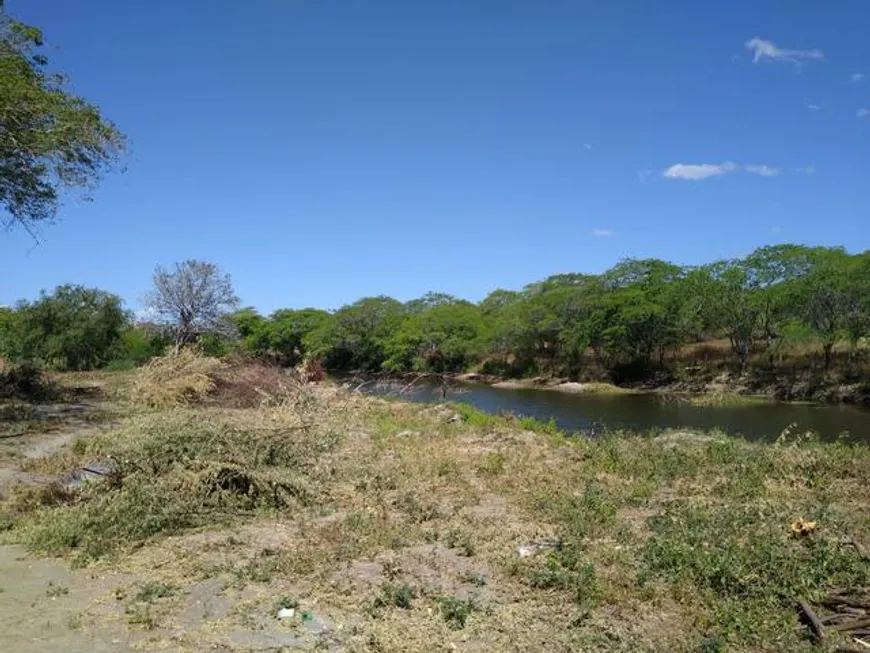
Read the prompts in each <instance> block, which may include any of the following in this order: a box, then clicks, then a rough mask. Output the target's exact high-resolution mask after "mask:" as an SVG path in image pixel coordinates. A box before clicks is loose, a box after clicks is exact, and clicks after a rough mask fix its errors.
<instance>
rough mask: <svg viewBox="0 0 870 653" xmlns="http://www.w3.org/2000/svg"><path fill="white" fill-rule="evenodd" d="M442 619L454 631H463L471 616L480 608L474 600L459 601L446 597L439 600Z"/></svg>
mask: <svg viewBox="0 0 870 653" xmlns="http://www.w3.org/2000/svg"><path fill="white" fill-rule="evenodd" d="M438 605H439V606H441V617H442V618H443V619H444V621H446V622H447V625H448V626H449V627H450V628H451V629H452V630H462V629H463V628H465V624H466V623H467V622H468V618H469V617H470V616H471V614H472V613H473V612H475V611H477V610H478V609H479V608H478V606H477V604H476V603H475V602H474V600H473V599H458V598H456V597H453V596H445V597H441V598H439V599H438Z"/></svg>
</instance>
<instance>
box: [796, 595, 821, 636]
mask: <svg viewBox="0 0 870 653" xmlns="http://www.w3.org/2000/svg"><path fill="white" fill-rule="evenodd" d="M798 605H799V606H800V609H801V612H803V614H804V616H805V617H806V618H807V620H808V621H809V625H810V626H811V627H812V629H813V633H814V634H815V636H816V639H817V640H818V641H820V642H823V641H824V640H825V627H824V626H823V625H822V622H821V621H820V620H819V617H818V615H816V613H815V612H813V609H812V608H811V607H810V604H809V603H807V602H806V601H800V602H799V603H798Z"/></svg>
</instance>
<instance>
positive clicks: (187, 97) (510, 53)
mask: <svg viewBox="0 0 870 653" xmlns="http://www.w3.org/2000/svg"><path fill="white" fill-rule="evenodd" d="M7 9H8V11H10V13H12V14H14V15H16V16H17V17H19V18H20V19H23V20H25V21H27V22H31V23H33V24H36V25H38V26H40V27H42V28H43V29H44V31H45V36H46V39H47V41H48V42H49V43H50V44H51V51H50V52H49V54H50V55H51V58H52V61H53V63H54V64H55V65H56V66H57V67H58V68H60V69H62V70H64V71H65V72H67V73H69V75H70V76H71V79H72V86H73V88H74V90H76V91H77V92H80V93H81V94H83V95H85V96H86V97H87V98H88V99H90V100H92V101H93V102H96V103H97V104H99V105H100V106H101V107H102V108H103V110H104V112H105V114H106V115H107V116H108V117H110V118H111V119H113V120H114V121H115V122H116V123H117V124H118V125H119V126H120V127H121V128H122V130H124V131H125V132H126V133H127V134H128V135H129V137H130V140H131V143H132V153H131V155H130V157H129V159H128V160H127V166H128V170H127V171H126V172H125V173H124V174H122V175H116V176H112V177H109V178H108V179H107V180H106V181H105V183H104V184H103V185H102V186H101V188H100V189H99V190H98V191H97V192H96V194H95V197H94V201H93V202H90V203H85V202H83V201H81V200H79V199H77V198H76V197H69V198H67V200H66V202H65V204H64V206H63V208H62V210H61V212H60V216H59V218H60V221H59V223H58V224H57V225H55V226H52V227H49V228H46V229H44V230H43V231H42V234H41V238H42V243H41V244H40V245H39V246H38V247H36V248H33V247H32V243H31V241H30V240H29V239H28V238H27V237H26V235H25V234H23V233H15V234H12V235H9V236H0V257H2V260H3V261H4V267H5V270H6V272H5V274H4V275H3V276H4V278H3V281H2V283H0V304H2V303H11V302H13V301H14V300H15V299H17V298H20V297H34V296H36V294H37V293H38V292H39V290H40V289H43V288H45V289H51V288H53V287H54V286H55V285H57V284H59V283H64V282H74V283H81V284H85V285H89V286H98V287H102V288H105V289H107V290H110V291H113V292H116V293H118V294H120V295H121V296H123V297H124V298H125V299H126V300H127V301H128V303H129V305H130V307H131V308H136V307H137V306H138V299H139V298H140V297H141V296H142V294H143V293H144V292H145V291H147V289H148V287H149V285H150V276H151V273H152V270H153V268H154V266H155V264H158V263H160V264H171V263H173V262H174V261H177V260H182V259H185V258H200V259H206V260H209V261H213V262H215V263H218V264H219V265H220V266H221V267H222V268H223V269H225V270H226V271H227V272H229V273H231V274H232V276H233V279H234V281H235V283H236V286H237V290H238V292H239V294H240V295H241V297H242V299H243V301H244V303H245V304H247V305H253V306H256V307H257V308H259V309H260V310H261V311H263V312H270V311H272V310H274V309H276V308H279V307H303V306H318V307H324V308H336V307H338V306H340V305H342V304H343V303H346V302H350V301H353V300H355V299H357V298H359V297H361V296H364V295H374V294H389V295H392V296H395V297H397V298H399V299H403V300H404V299H410V298H412V297H415V296H419V295H422V294H423V293H425V292H426V291H428V290H439V291H445V292H450V293H453V294H456V295H459V296H461V297H466V298H469V299H473V300H477V299H481V298H482V297H483V296H485V294H486V293H487V292H489V291H490V290H492V289H494V288H496V287H505V288H518V287H521V286H523V285H524V284H526V283H528V282H531V281H534V280H537V279H541V278H543V277H545V276H547V275H550V274H553V273H558V272H568V271H571V272H599V271H602V270H604V269H606V268H608V267H610V266H611V265H613V264H614V263H616V262H617V261H618V260H619V259H620V258H622V257H626V256H634V257H659V258H664V259H668V260H673V261H675V262H678V263H684V264H695V263H701V262H706V261H709V260H712V259H715V258H720V257H731V256H737V255H741V254H744V253H747V252H748V251H750V250H752V249H753V248H755V247H756V246H759V245H764V244H771V243H775V242H802V243H810V244H825V245H845V246H846V247H847V248H849V249H850V250H853V251H855V250H864V249H868V248H870V229H868V228H867V225H868V219H870V214H868V208H870V183H868V181H870V142H868V141H870V115H864V114H863V112H862V111H861V110H862V109H864V110H870V40H868V39H867V34H868V33H870V11H867V6H866V3H865V2H863V1H862V0H840V1H838V2H836V3H831V2H823V1H821V0H818V1H811V0H806V1H804V2H794V1H792V0H780V1H774V0H771V1H768V2H757V1H748V0H747V1H729V2H717V3H713V2H698V1H697V0H671V1H669V2H666V3H664V2H660V3H652V2H646V1H641V0H637V1H634V2H627V1H615V0H613V1H607V2H605V1H603V0H599V1H597V2H581V1H579V0H571V1H568V0H566V1H558V2H557V1H555V0H537V1H535V2H528V1H526V0H523V1H513V0H479V1H468V0H439V1H438V2H407V1H405V0H392V1H389V2H386V1H379V0H366V1H362V0H358V1H355V2H354V1H346V2H335V1H331V0H255V1H253V2H247V3H239V2H229V1H228V0H186V1H185V2H177V1H169V0H152V1H150V2H118V1H117V0H81V1H80V2H75V3H72V2H58V0H27V1H26V2H25V1H24V0H7ZM868 114H870V111H868Z"/></svg>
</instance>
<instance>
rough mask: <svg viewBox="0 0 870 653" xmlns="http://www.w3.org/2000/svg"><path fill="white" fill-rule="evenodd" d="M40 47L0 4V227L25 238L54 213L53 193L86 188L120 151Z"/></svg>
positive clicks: (110, 131) (109, 128)
mask: <svg viewBox="0 0 870 653" xmlns="http://www.w3.org/2000/svg"><path fill="white" fill-rule="evenodd" d="M42 45H43V39H42V33H41V32H40V31H39V30H38V29H37V28H35V27H31V26H29V25H24V24H23V23H20V22H18V21H16V20H13V19H12V18H11V17H10V16H9V15H8V14H7V13H6V11H5V9H4V7H3V1H2V0H0V209H3V210H4V211H5V213H6V215H7V216H8V217H7V218H6V219H0V223H2V224H5V226H6V227H11V226H12V225H14V224H18V225H20V226H22V227H23V228H25V229H27V230H28V231H30V232H31V233H32V227H33V226H35V225H37V224H39V223H42V222H45V221H47V220H50V219H51V218H53V217H54V216H55V213H56V211H57V207H58V202H59V197H60V189H62V188H65V187H67V188H68V187H80V188H91V187H93V186H94V185H95V184H96V183H97V182H98V181H99V180H100V178H101V177H102V175H103V173H105V172H106V171H108V170H110V169H112V168H114V167H115V166H116V165H117V163H118V159H119V157H120V155H121V154H122V153H123V151H124V149H125V139H124V136H123V135H122V134H121V132H119V131H118V129H117V128H116V127H115V126H114V125H113V124H112V123H111V122H109V121H107V120H106V119H104V118H103V117H102V115H101V114H100V111H99V109H98V108H97V107H96V106H94V105H92V104H89V103H88V102H87V101H86V100H84V99H83V98H81V97H78V96H76V95H74V94H72V93H70V92H69V91H68V90H66V89H65V84H66V78H65V77H64V76H63V75H62V74H59V73H55V72H51V71H50V70H49V67H48V60H47V59H46V57H45V55H44V54H42V51H41V48H42Z"/></svg>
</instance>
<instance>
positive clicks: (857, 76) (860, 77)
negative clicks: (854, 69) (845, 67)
mask: <svg viewBox="0 0 870 653" xmlns="http://www.w3.org/2000/svg"><path fill="white" fill-rule="evenodd" d="M865 79H867V76H866V75H865V74H864V73H852V76H851V77H849V83H850V84H860V83H861V82H863V81H864V80H865Z"/></svg>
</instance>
